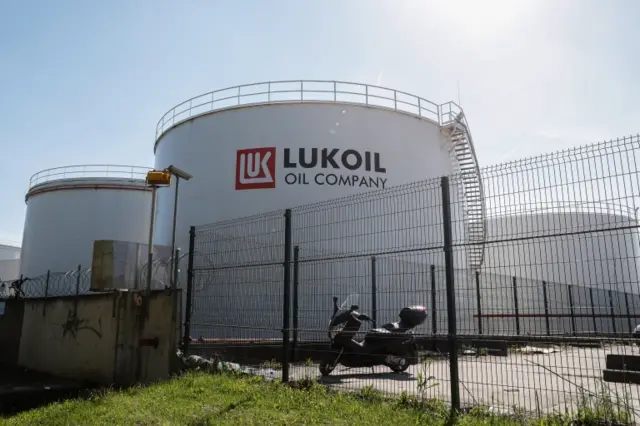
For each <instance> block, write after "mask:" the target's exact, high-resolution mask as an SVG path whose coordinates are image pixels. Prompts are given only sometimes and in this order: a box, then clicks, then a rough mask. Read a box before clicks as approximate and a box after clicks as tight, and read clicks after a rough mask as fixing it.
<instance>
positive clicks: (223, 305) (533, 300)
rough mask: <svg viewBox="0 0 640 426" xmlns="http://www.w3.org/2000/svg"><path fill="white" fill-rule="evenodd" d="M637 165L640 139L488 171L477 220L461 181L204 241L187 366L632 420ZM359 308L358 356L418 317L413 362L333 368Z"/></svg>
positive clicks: (278, 219)
mask: <svg viewBox="0 0 640 426" xmlns="http://www.w3.org/2000/svg"><path fill="white" fill-rule="evenodd" d="M638 154H640V138H639V137H638V136H633V137H629V138H623V139H618V140H615V141H609V142H604V143H600V144H594V145H590V146H587V147H580V148H576V149H573V150H568V151H563V152H560V153H555V154H548V155H543V156H539V157H535V158H528V159H524V160H520V161H516V162H511V163H507V164H501V165H497V166H491V167H488V168H485V169H482V170H481V171H480V176H479V177H480V180H481V182H482V186H483V191H482V193H483V196H484V200H483V202H484V205H483V206H482V209H483V210H482V212H481V213H482V214H478V212H477V211H474V212H470V211H469V209H470V208H478V206H476V205H475V204H474V205H470V204H469V203H467V202H466V198H467V197H468V194H467V193H466V192H467V191H468V190H469V186H468V185H464V180H465V179H467V178H468V177H467V176H466V174H465V173H462V174H458V175H453V176H448V177H442V178H438V179H431V180H427V181H423V182H418V183H414V184H408V185H403V186H398V187H394V188H388V189H385V190H380V191H372V192H368V193H365V194H360V195H355V196H351V197H346V198H341V199H336V200H331V201H327V202H322V203H316V204H312V205H306V206H300V207H296V208H292V209H285V210H281V211H276V212H271V213H267V214H263V215H258V216H252V217H248V218H242V219H237V220H232V221H227V222H221V223H216V224H212V225H206V226H199V227H192V229H191V244H190V250H189V261H188V263H189V266H188V274H187V275H188V276H187V293H188V294H187V302H186V303H187V307H186V311H185V312H186V316H185V332H184V349H185V351H187V352H188V353H199V354H206V355H208V356H216V357H220V358H223V359H228V360H233V361H236V362H238V363H240V364H245V365H252V366H254V367H255V366H258V367H261V368H262V369H263V370H265V371H269V372H270V373H269V374H272V375H275V376H278V377H281V378H282V380H283V381H290V380H304V379H309V378H311V379H317V380H320V381H321V382H322V383H324V384H326V385H327V386H331V387H335V388H338V389H363V388H368V387H372V388H374V389H377V390H379V391H381V392H385V393H388V394H395V395H401V394H402V395H404V396H405V397H406V395H413V397H414V398H423V399H428V398H437V399H444V400H447V401H449V402H450V404H451V407H452V408H453V409H455V410H458V409H462V408H465V407H470V406H485V407H491V408H492V409H493V410H497V411H500V410H504V411H505V412H511V414H513V410H514V407H516V408H515V409H516V411H517V412H518V413H519V414H523V413H526V414H527V415H533V416H539V417H540V416H543V415H547V414H549V413H558V412H562V413H565V412H574V413H575V412H582V413H584V412H585V410H592V412H595V411H593V410H596V411H597V410H599V411H598V412H602V410H603V409H604V408H603V407H605V408H606V410H605V411H606V414H607V416H609V417H611V418H612V419H613V417H614V416H617V417H615V419H614V420H620V419H626V420H629V419H631V418H636V416H637V415H638V413H636V411H637V409H636V408H634V406H637V405H638V404H640V392H639V388H638V386H640V385H639V384H636V383H640V357H639V358H634V353H637V352H638V350H637V348H636V346H634V344H635V342H636V336H634V333H633V331H634V329H635V327H636V325H637V324H639V323H640V283H639V280H640V268H639V266H640V263H639V262H640V234H639V225H638V221H637V217H636V213H637V207H636V206H639V205H640V204H639V203H638V194H640V180H639V176H638V173H639V170H638V168H637V162H636V156H637V155H638ZM477 178H478V176H475V177H474V179H477ZM471 213H473V214H471ZM479 217H481V218H482V219H481V220H480V219H478V218H479ZM480 231H481V232H482V233H483V234H484V235H485V238H484V241H482V242H478V241H477V240H476V239H475V238H474V239H471V238H469V236H470V234H471V233H474V235H476V236H477V235H478V233H479V232H480ZM478 246H480V247H481V248H482V252H483V253H482V254H483V256H482V259H483V263H482V265H481V266H480V267H479V268H478V267H475V266H476V262H477V259H478V258H479V257H478V256H477V255H478V252H479V250H478ZM470 265H472V266H473V267H471V266H470ZM334 300H335V301H334ZM338 305H340V306H338ZM351 305H357V306H358V311H359V312H361V313H366V314H367V315H368V316H369V318H368V319H366V320H365V321H363V323H362V327H361V329H360V331H359V332H358V334H356V337H355V340H356V341H362V340H363V339H365V336H367V337H366V338H367V339H373V337H374V334H375V333H374V334H371V333H370V332H371V330H372V329H379V328H381V327H384V324H388V323H392V322H395V321H397V320H398V317H399V314H400V313H401V310H402V309H403V308H404V307H407V306H422V307H424V312H426V320H425V321H424V322H422V323H421V324H418V325H417V326H416V327H415V328H414V329H413V332H412V335H413V345H414V346H415V348H416V352H411V354H412V355H411V356H408V355H406V356H404V355H403V357H405V358H406V360H408V361H410V362H408V363H401V362H400V361H398V360H397V359H396V360H395V361H393V360H392V358H393V357H392V356H391V355H389V353H388V350H389V349H388V348H387V349H385V350H387V352H385V350H383V349H380V348H378V347H376V346H374V345H373V344H371V345H369V343H366V342H365V345H364V346H363V347H370V348H378V349H376V350H378V352H375V353H374V352H369V353H366V356H361V357H360V358H361V359H365V358H366V359H368V360H369V361H371V360H376V361H375V362H373V361H371V362H369V361H368V363H367V362H364V361H363V362H361V363H360V364H358V362H359V361H358V359H357V358H358V357H357V356H356V357H355V358H354V357H351V358H349V357H348V356H347V355H344V353H340V355H339V357H337V356H336V350H335V348H332V347H331V345H330V334H329V332H328V331H329V322H330V320H331V318H332V315H333V313H334V310H335V308H336V306H338V307H347V308H348V307H349V306H351ZM405 325H406V324H405ZM367 333H369V334H367ZM372 336H373V337H372ZM396 336H397V334H396ZM403 336H408V334H404V335H403ZM407 338H408V337H407ZM371 341H372V340H371ZM367 342H369V341H367ZM367 345H369V346H367ZM353 350H355V351H357V350H361V348H360V349H353ZM367 350H368V349H367ZM370 350H371V351H373V350H374V349H370ZM362 353H363V352H360V354H362ZM414 355H415V356H414ZM394 356H395V355H394ZM398 357H399V356H395V358H398ZM403 357H402V356H400V357H399V358H403ZM395 358H394V359H395ZM336 359H337V360H339V362H338V365H337V366H335V365H334V366H333V368H335V369H333V368H329V370H331V371H328V367H327V365H329V364H330V363H331V362H334V361H335V360H336ZM354 359H355V361H354ZM403 359H404V358H403ZM340 360H342V361H340ZM378 361H379V362H378ZM341 363H342V364H341ZM376 363H377V364H376ZM394 363H395V364H394ZM374 364H375V365H374ZM634 365H637V366H638V368H637V370H636V369H635V367H634ZM634 404H635V405H634ZM607 410H608V411H607Z"/></svg>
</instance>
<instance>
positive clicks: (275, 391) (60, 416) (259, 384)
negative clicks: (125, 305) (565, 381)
mask: <svg viewBox="0 0 640 426" xmlns="http://www.w3.org/2000/svg"><path fill="white" fill-rule="evenodd" d="M424 380H425V383H428V382H429V380H427V379H424ZM601 408H602V407H601ZM613 408H614V407H612V406H609V405H607V407H606V411H607V412H606V413H603V412H602V410H600V409H597V410H591V411H589V412H586V411H585V412H584V413H582V414H581V416H580V420H582V421H583V422H581V423H573V424H594V425H596V424H620V423H615V422H613V423H599V422H598V421H597V419H596V417H598V418H601V417H599V416H602V415H603V414H607V415H613V411H616V410H615V409H613ZM607 417H609V416H607ZM448 420H449V409H448V406H447V405H446V404H445V403H444V402H441V401H436V400H427V399H424V398H421V397H412V396H409V395H407V394H403V395H401V397H400V398H397V399H393V400H390V399H388V398H385V397H384V396H383V395H382V394H381V393H380V392H378V391H376V390H374V389H373V388H370V387H367V388H364V389H362V390H361V391H359V392H356V393H339V392H332V391H329V390H327V389H326V388H325V387H323V386H321V385H318V384H317V383H316V382H315V381H313V380H311V379H306V380H304V381H301V382H297V383H294V384H292V386H287V385H283V384H280V383H274V382H271V383H267V382H264V381H263V380H262V379H261V378H257V377H240V376H238V375H234V374H228V373H221V374H214V375H207V374H202V373H188V374H185V375H184V376H181V377H179V378H175V379H173V380H170V381H167V382H164V383H161V384H157V385H154V386H149V387H136V388H132V389H128V390H125V391H120V392H116V391H107V392H102V393H99V394H95V395H93V396H92V397H91V398H89V399H85V400H73V401H67V402H60V403H55V404H51V405H49V406H47V407H43V408H40V409H36V410H32V411H28V412H24V413H22V414H19V415H17V416H14V417H11V418H8V419H0V425H96V424H100V425H104V424H108V425H131V424H135V425H213V424H215V425H243V424H254V425H258V424H259V425H263V424H264V425H276V424H290V425H295V424H305V425H314V424H318V425H319V424H324V425H326V424H331V425H347V424H357V425H387V424H388V425H391V424H393V425H409V424H411V425H415V424H425V425H444V424H447V422H448ZM609 420H620V419H619V418H615V419H614V418H611V417H609ZM456 424H459V425H498V426H503V425H504V426H506V425H516V424H517V425H521V424H531V425H561V424H570V423H569V422H568V421H567V419H566V418H561V417H558V416H555V417H549V418H548V419H547V420H544V421H541V420H528V419H527V418H526V417H524V416H521V415H518V416H512V417H505V416H498V415H493V414H491V413H490V412H489V411H488V410H487V409H483V408H476V409H474V410H472V411H471V412H470V413H467V414H464V415H459V416H458V418H457V419H456Z"/></svg>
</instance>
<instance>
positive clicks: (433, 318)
mask: <svg viewBox="0 0 640 426" xmlns="http://www.w3.org/2000/svg"><path fill="white" fill-rule="evenodd" d="M436 296H437V294H436V265H431V333H432V334H433V335H436V334H438V321H437V316H438V306H437V305H436Z"/></svg>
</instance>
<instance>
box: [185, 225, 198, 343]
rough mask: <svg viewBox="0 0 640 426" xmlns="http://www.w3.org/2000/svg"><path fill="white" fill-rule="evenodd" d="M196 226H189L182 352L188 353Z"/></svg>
mask: <svg viewBox="0 0 640 426" xmlns="http://www.w3.org/2000/svg"><path fill="white" fill-rule="evenodd" d="M195 245H196V227H195V226H192V227H190V228H189V259H188V261H187V303H186V306H185V313H184V335H183V336H182V352H183V354H184V355H187V351H188V350H189V343H190V342H191V302H192V299H193V275H194V271H193V258H194V257H195V249H194V248H195Z"/></svg>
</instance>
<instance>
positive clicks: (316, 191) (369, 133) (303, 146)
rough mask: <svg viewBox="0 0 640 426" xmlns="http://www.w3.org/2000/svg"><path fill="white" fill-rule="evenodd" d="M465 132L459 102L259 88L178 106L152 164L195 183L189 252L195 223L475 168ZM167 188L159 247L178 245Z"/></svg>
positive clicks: (181, 231) (286, 86)
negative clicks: (174, 241) (173, 234)
mask: <svg viewBox="0 0 640 426" xmlns="http://www.w3.org/2000/svg"><path fill="white" fill-rule="evenodd" d="M466 130H467V129H466V121H465V119H464V115H463V114H462V110H461V109H460V108H459V107H457V106H456V105H455V104H453V103H447V104H443V105H437V104H434V103H432V102H430V101H427V100H425V99H422V98H419V97H417V96H413V95H409V94H406V93H403V92H398V91H395V90H391V89H384V88H379V87H375V86H367V85H362V84H354V83H340V82H317V81H310V82H307V81H297V82H270V83H259V84H252V85H247V86H239V87H233V88H230V89H223V90H219V91H215V92H212V93H208V94H205V95H201V96H198V97H196V98H193V99H190V100H188V101H185V102H183V103H182V104H180V105H178V106H177V107H175V108H173V109H171V110H170V111H169V112H168V113H167V114H165V116H164V117H163V118H162V119H161V120H160V122H159V123H158V128H157V140H156V145H155V167H156V168H157V169H162V168H166V167H168V166H170V165H174V166H176V167H178V168H181V169H183V170H185V171H187V172H188V173H190V174H192V175H193V176H194V177H193V179H191V180H189V181H187V182H181V183H180V186H179V188H180V189H179V202H178V213H177V235H178V237H177V238H178V241H179V242H180V244H181V245H182V247H183V248H185V249H186V247H185V244H186V241H187V235H188V230H189V226H191V225H202V224H207V223H213V222H218V221H223V220H228V219H234V218H238V217H244V216H251V215H254V214H258V213H263V212H269V211H276V210H281V209H286V208H290V207H294V206H298V205H303V204H307V203H315V202H320V201H325V200H329V199H333V198H338V197H344V196H348V195H353V194H359V193H363V192H366V191H372V190H379V189H383V188H389V187H392V186H397V185H401V184H406V183H409V182H415V181H420V180H424V179H427V178H434V177H440V176H446V175H450V174H452V173H454V172H456V171H458V170H460V169H465V170H466V169H470V168H471V169H473V170H476V169H477V163H476V160H475V153H474V152H473V145H472V142H471V138H470V135H469V134H468V132H467V131H466ZM456 132H457V133H456ZM454 133H455V136H454V135H453V134H454ZM460 135H462V137H460ZM454 137H455V140H452V139H453V138H454ZM454 148H457V150H456V149H454ZM477 179H478V182H479V177H478V178H477ZM172 189H173V188H172ZM172 189H171V190H166V189H163V190H161V191H159V194H158V215H157V228H156V242H157V243H159V244H169V243H170V240H171V232H172V220H173V203H174V193H173V190H172ZM417 190H419V189H417ZM454 192H455V191H454ZM454 195H455V194H454ZM473 201H474V202H477V203H480V199H478V200H473ZM432 202H433V203H434V204H435V203H437V202H438V201H437V200H433V201H432ZM437 213H438V214H440V213H441V212H440V211H438V212H437ZM371 214H380V215H383V212H371ZM461 214H462V213H461ZM434 223H435V222H434ZM461 232H462V231H461Z"/></svg>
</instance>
